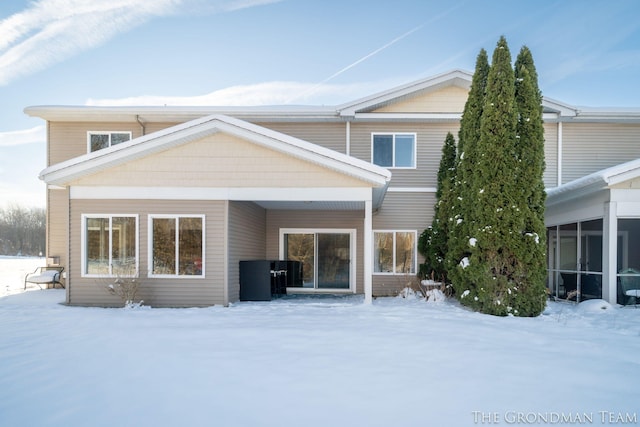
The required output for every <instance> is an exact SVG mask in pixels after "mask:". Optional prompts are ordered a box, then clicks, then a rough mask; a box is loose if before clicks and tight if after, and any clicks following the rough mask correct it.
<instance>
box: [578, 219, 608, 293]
mask: <svg viewBox="0 0 640 427" xmlns="http://www.w3.org/2000/svg"><path fill="white" fill-rule="evenodd" d="M602 226H603V221H602V219H596V220H592V221H585V222H581V223H580V258H579V261H580V271H581V274H580V301H584V300H587V299H600V298H602Z"/></svg>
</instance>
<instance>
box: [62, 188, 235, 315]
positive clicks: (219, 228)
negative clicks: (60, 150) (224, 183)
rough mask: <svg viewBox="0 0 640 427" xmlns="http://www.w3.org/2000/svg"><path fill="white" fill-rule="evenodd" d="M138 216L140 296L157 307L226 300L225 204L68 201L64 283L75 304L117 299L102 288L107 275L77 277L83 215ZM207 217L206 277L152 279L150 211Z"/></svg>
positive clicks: (101, 303)
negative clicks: (68, 275) (68, 245)
mask: <svg viewBox="0 0 640 427" xmlns="http://www.w3.org/2000/svg"><path fill="white" fill-rule="evenodd" d="M90 213H96V214H137V215H139V218H138V233H139V263H140V276H141V281H142V285H141V288H140V294H139V296H140V298H141V299H143V300H144V302H145V304H147V305H151V306H155V307H188V306H209V305H214V304H224V303H225V291H224V289H225V286H226V283H225V282H226V280H225V266H226V263H225V260H226V227H227V226H226V220H225V214H226V202H224V201H215V202H211V201H167V200H140V201H135V200H100V201H97V200H72V201H71V218H70V241H71V250H70V259H69V268H70V269H71V272H70V273H71V278H72V279H73V280H71V281H70V283H69V286H68V292H69V297H70V301H69V302H70V303H71V304H73V305H99V306H117V305H120V304H121V302H120V301H119V300H118V299H117V298H115V297H112V296H111V295H109V294H108V293H107V292H106V291H105V290H104V286H105V284H106V280H105V279H96V278H83V277H81V268H82V265H81V262H82V258H81V247H80V244H81V232H82V214H90ZM150 214H170V215H179V214H183V215H205V232H206V236H205V238H206V240H205V277H204V278H194V279H182V278H175V279H160V278H154V279H150V278H148V277H147V271H149V265H148V262H147V256H148V253H149V252H148V251H149V248H148V245H149V236H148V221H149V218H148V215H150Z"/></svg>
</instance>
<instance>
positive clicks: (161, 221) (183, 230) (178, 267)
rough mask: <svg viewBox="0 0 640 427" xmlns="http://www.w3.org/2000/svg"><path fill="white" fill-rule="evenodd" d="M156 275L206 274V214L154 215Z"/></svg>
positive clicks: (153, 271)
mask: <svg viewBox="0 0 640 427" xmlns="http://www.w3.org/2000/svg"><path fill="white" fill-rule="evenodd" d="M149 227H150V230H149V235H150V236H151V242H150V245H149V247H150V248H151V250H150V252H149V256H150V259H149V265H150V267H151V275H152V276H170V277H175V276H191V277H192V276H202V277H204V274H203V272H204V268H203V267H204V266H203V260H204V216H151V217H150V221H149Z"/></svg>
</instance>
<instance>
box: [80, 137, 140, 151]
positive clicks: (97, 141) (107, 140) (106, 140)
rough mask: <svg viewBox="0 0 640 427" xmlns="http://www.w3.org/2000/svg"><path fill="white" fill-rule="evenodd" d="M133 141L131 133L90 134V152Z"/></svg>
mask: <svg viewBox="0 0 640 427" xmlns="http://www.w3.org/2000/svg"><path fill="white" fill-rule="evenodd" d="M130 139H131V132H88V136H87V140H88V145H89V152H90V153H91V152H94V151H97V150H102V149H103V148H107V147H111V146H112V145H118V144H121V143H123V142H127V141H129V140H130Z"/></svg>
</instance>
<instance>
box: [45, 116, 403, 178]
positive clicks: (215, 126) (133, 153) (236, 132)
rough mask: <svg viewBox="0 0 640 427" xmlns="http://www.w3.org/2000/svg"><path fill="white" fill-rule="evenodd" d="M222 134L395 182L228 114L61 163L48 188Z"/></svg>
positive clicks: (375, 169)
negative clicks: (51, 185)
mask: <svg viewBox="0 0 640 427" xmlns="http://www.w3.org/2000/svg"><path fill="white" fill-rule="evenodd" d="M218 132H222V133H226V134H229V135H232V136H235V137H237V138H240V139H242V140H245V141H248V142H250V143H253V144H257V145H260V146H263V147H267V148H270V149H271V150H275V151H277V152H280V153H283V154H286V155H287V156H291V157H294V158H298V159H301V160H305V161H307V162H310V163H313V164H316V165H318V166H321V167H323V168H326V169H330V170H333V171H336V172H339V173H341V174H343V175H348V176H351V177H353V178H357V179H359V180H361V181H364V182H367V183H369V184H370V185H371V186H372V187H386V186H387V185H388V183H389V181H390V179H391V173H390V172H389V171H388V170H387V169H384V168H381V167H379V166H376V165H373V164H371V163H367V162H364V161H361V160H359V159H355V158H353V157H350V156H347V155H344V154H341V153H338V152H336V151H333V150H330V149H327V148H324V147H321V146H318V145H315V144H312V143H309V142H307V141H303V140H300V139H297V138H293V137H291V136H288V135H285V134H282V133H279V132H275V131H272V130H270V129H266V128H263V127H261V126H257V125H253V124H251V123H248V122H245V121H242V120H238V119H234V118H231V117H228V116H223V115H214V116H208V117H204V118H201V119H196V120H192V121H189V122H186V123H183V124H180V125H177V126H173V127H170V128H167V129H164V130H161V131H158V132H154V133H151V134H148V135H145V136H143V137H140V138H135V139H132V140H131V141H128V142H126V143H123V144H119V145H116V146H113V147H109V148H106V149H103V150H99V151H95V152H93V153H89V154H86V155H83V156H80V157H76V158H74V159H71V160H68V161H65V162H61V163H57V164H55V165H52V166H50V167H48V168H46V169H45V170H43V171H42V172H41V173H40V178H41V179H42V180H44V181H45V182H46V183H48V184H54V185H66V184H68V183H69V182H72V181H76V180H78V179H81V178H83V177H86V176H89V175H92V174H95V173H98V172H100V171H103V170H106V169H109V168H113V167H115V166H119V165H122V164H125V163H127V162H131V161H133V160H137V159H141V158H144V157H148V156H150V155H153V154H156V153H160V152H162V151H165V150H169V149H171V148H174V147H177V146H180V145H183V144H186V143H188V142H192V141H196V140H200V139H202V138H205V137H207V136H210V135H213V134H216V133H218Z"/></svg>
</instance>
